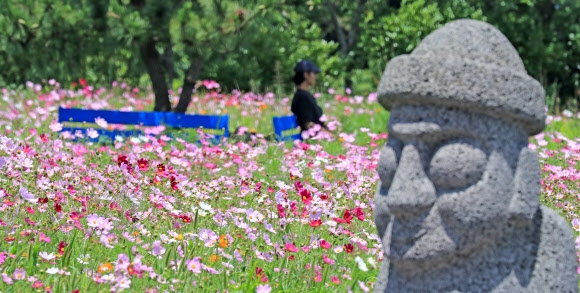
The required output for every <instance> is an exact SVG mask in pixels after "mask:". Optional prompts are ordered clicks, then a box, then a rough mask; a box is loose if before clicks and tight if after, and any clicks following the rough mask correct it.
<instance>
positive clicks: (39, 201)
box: [38, 197, 48, 203]
mask: <svg viewBox="0 0 580 293" xmlns="http://www.w3.org/2000/svg"><path fill="white" fill-rule="evenodd" d="M47 202H48V197H41V198H39V199H38V203H47Z"/></svg>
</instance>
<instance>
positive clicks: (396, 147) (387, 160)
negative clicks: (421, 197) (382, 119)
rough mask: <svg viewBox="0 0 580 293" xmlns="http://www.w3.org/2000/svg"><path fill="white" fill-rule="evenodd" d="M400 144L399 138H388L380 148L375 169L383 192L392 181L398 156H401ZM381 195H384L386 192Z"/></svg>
mask: <svg viewBox="0 0 580 293" xmlns="http://www.w3.org/2000/svg"><path fill="white" fill-rule="evenodd" d="M402 146H403V145H402V143H401V142H400V141H399V140H397V139H395V138H389V140H388V141H387V143H386V144H385V146H383V148H382V149H381V154H380V157H379V164H378V167H377V171H378V173H379V178H380V179H381V189H383V190H384V191H385V192H386V191H387V190H388V189H389V187H391V183H393V178H394V177H395V172H396V171H397V165H398V163H399V158H400V157H401V149H402ZM383 195H386V193H385V194H383Z"/></svg>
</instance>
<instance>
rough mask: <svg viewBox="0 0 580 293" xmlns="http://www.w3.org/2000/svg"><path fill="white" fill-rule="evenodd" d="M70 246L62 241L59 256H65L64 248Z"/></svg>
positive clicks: (59, 246)
mask: <svg viewBox="0 0 580 293" xmlns="http://www.w3.org/2000/svg"><path fill="white" fill-rule="evenodd" d="M67 246H68V243H66V242H64V241H61V242H60V243H59V244H58V254H60V255H63V254H64V248H65V247H67Z"/></svg>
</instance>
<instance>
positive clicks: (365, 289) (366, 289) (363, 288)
mask: <svg viewBox="0 0 580 293" xmlns="http://www.w3.org/2000/svg"><path fill="white" fill-rule="evenodd" d="M358 285H359V287H360V288H361V289H362V290H363V291H364V292H370V289H369V287H367V286H365V283H364V282H362V281H358Z"/></svg>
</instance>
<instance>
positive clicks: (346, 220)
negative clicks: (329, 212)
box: [332, 210, 352, 224]
mask: <svg viewBox="0 0 580 293" xmlns="http://www.w3.org/2000/svg"><path fill="white" fill-rule="evenodd" d="M332 219H333V220H334V221H335V222H337V223H347V224H350V223H351V222H352V214H351V213H350V211H349V210H345V211H344V214H343V215H342V219H341V218H332Z"/></svg>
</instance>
